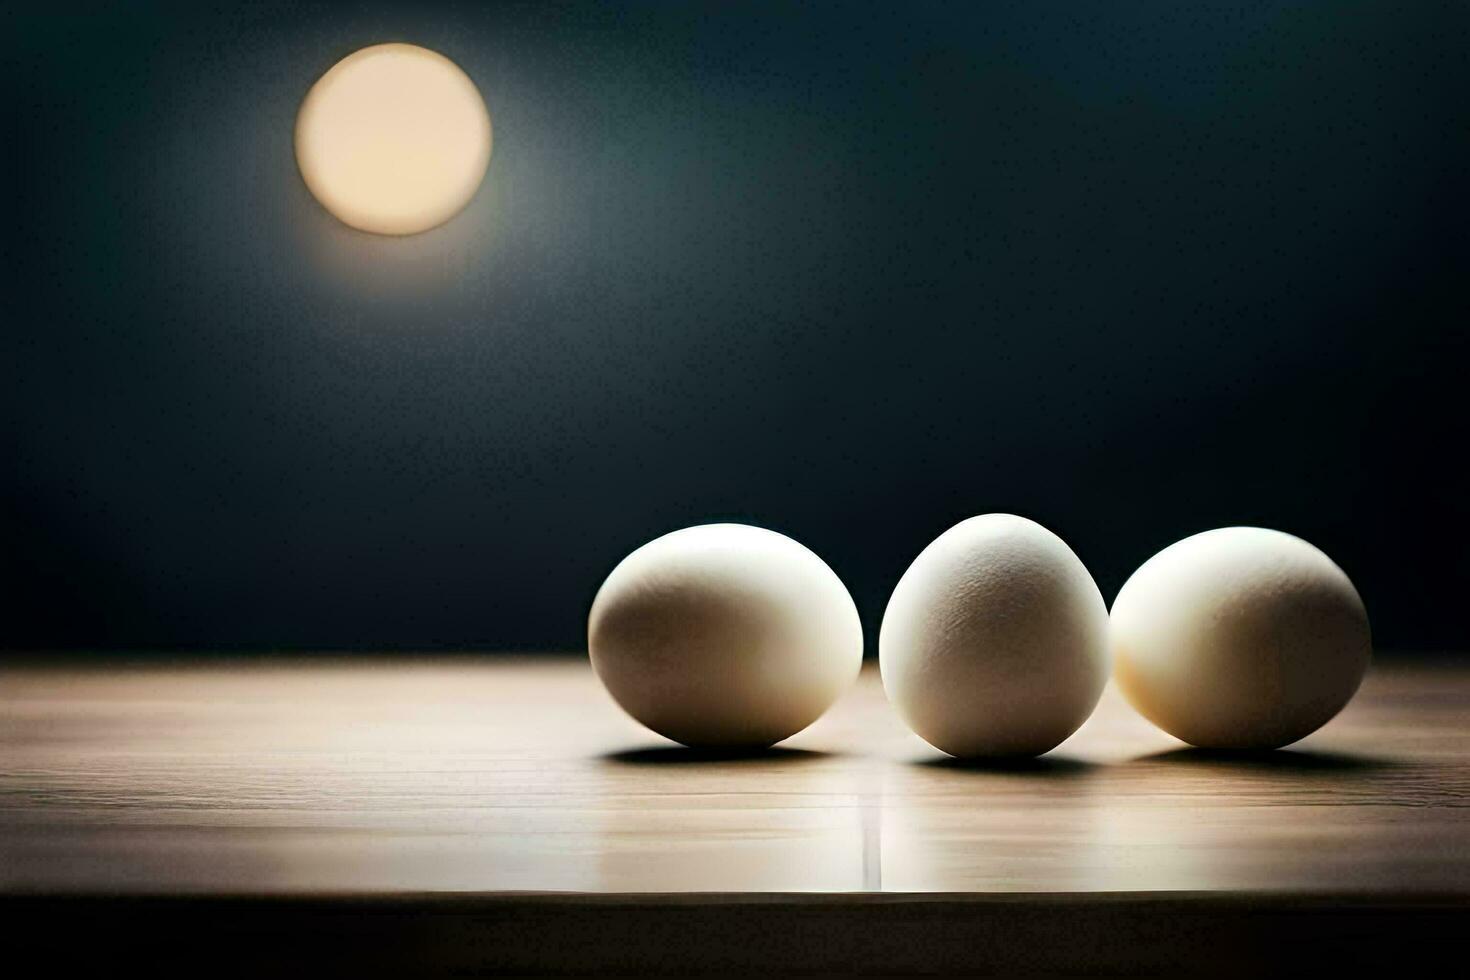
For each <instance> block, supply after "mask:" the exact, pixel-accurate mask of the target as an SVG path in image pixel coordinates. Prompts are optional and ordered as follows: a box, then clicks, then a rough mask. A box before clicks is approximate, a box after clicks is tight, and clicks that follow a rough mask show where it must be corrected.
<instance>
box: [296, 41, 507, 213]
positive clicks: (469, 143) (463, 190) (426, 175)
mask: <svg viewBox="0 0 1470 980" xmlns="http://www.w3.org/2000/svg"><path fill="white" fill-rule="evenodd" d="M296 162H297V164H298V165H299V166H300V168H301V176H302V177H303V178H304V179H305V180H306V186H307V187H309V188H310V189H311V192H312V194H314V195H315V196H316V199H317V200H318V201H321V202H322V204H323V206H325V207H326V209H327V210H328V211H330V212H332V214H334V215H336V216H337V217H338V218H340V219H341V220H342V221H343V222H345V223H346V224H349V225H351V226H352V227H354V228H360V229H362V230H363V231H371V232H377V233H379V234H383V235H411V234H414V233H415V232H420V231H426V230H428V229H430V228H433V227H434V226H435V225H440V224H443V223H444V222H446V221H448V220H449V219H450V218H452V217H454V215H455V214H456V213H458V212H459V210H460V209H461V208H463V207H464V206H465V205H466V204H468V203H469V201H470V198H472V197H474V195H475V190H476V189H477V188H478V187H479V186H480V180H481V179H482V178H483V177H484V176H485V168H486V166H487V165H488V164H489V163H490V114H489V113H488V112H487V111H486V109H485V101H484V100H483V99H481V98H480V92H479V90H478V89H477V88H475V83H474V82H472V81H470V78H469V76H468V75H466V74H465V73H464V72H463V71H461V70H460V68H459V66H458V65H456V64H455V63H454V62H452V61H450V60H449V59H448V58H446V57H444V56H443V55H441V54H437V53H435V52H433V51H430V50H428V49H427V48H420V47H418V46H416V45H412V44H378V45H374V46H373V47H370V48H363V49H362V50H361V51H357V52H355V53H353V54H350V55H348V56H347V57H346V58H343V59H342V60H341V61H339V62H337V63H336V64H335V65H333V66H332V68H331V70H329V71H328V72H327V73H326V74H325V75H323V76H322V77H321V78H320V79H318V80H317V83H316V84H315V85H313V86H312V87H311V91H310V92H308V93H307V94H306V99H305V101H303V102H302V103H301V112H300V113H299V114H298V115H297V117H296Z"/></svg>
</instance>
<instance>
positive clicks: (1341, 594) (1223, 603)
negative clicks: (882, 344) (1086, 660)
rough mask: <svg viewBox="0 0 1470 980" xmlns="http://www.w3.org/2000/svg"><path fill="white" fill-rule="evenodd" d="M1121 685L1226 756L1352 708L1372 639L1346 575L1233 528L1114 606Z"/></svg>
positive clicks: (1135, 582)
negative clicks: (1352, 699) (1222, 751)
mask: <svg viewBox="0 0 1470 980" xmlns="http://www.w3.org/2000/svg"><path fill="white" fill-rule="evenodd" d="M1112 643H1113V658H1114V662H1115V664H1116V666H1115V668H1114V672H1115V675H1116V677H1117V679H1118V687H1119V688H1120V689H1121V690H1122V692H1123V694H1124V696H1125V697H1127V698H1128V700H1129V701H1130V702H1131V703H1132V704H1133V706H1134V707H1135V708H1137V709H1138V711H1139V713H1140V714H1142V715H1143V716H1144V717H1145V718H1148V719H1149V720H1150V721H1152V722H1153V723H1154V724H1156V725H1158V726H1159V727H1160V728H1162V729H1163V730H1164V731H1166V732H1168V733H1169V734H1170V735H1173V736H1174V737H1175V738H1178V739H1182V740H1183V741H1185V742H1188V743H1190V744H1191V745H1197V746H1201V747H1204V748H1217V749H1265V748H1276V747H1278V746H1282V745H1287V744H1289V743H1291V742H1295V741H1296V740H1297V739H1299V738H1303V737H1305V736H1307V735H1309V734H1311V733H1312V732H1314V731H1316V730H1317V729H1318V728H1320V727H1321V726H1322V725H1324V724H1326V723H1327V722H1328V721H1329V720H1331V718H1332V717H1333V716H1334V715H1336V714H1337V713H1338V712H1339V711H1341V710H1342V707H1343V705H1345V704H1347V703H1348V700H1349V699H1351V698H1352V696H1353V693H1354V692H1355V691H1357V689H1358V684H1359V683H1360V682H1361V681H1362V679H1363V674H1364V672H1365V671H1366V670H1367V669H1368V661H1369V659H1370V658H1371V656H1372V648H1373V644H1372V638H1371V636H1370V633H1369V628H1368V614H1367V611H1366V610H1365V609H1364V608H1363V601H1362V599H1360V598H1359V597H1358V592H1357V590H1356V589H1354V588H1353V583H1352V582H1351V581H1349V580H1348V577H1347V575H1346V574H1345V573H1344V572H1343V570H1342V569H1340V568H1338V567H1337V565H1335V564H1333V562H1332V560H1331V559H1330V558H1328V557H1327V556H1326V555H1324V554H1323V553H1322V552H1321V551H1318V550H1317V549H1316V548H1314V547H1313V546H1312V545H1310V544H1308V543H1307V542H1305V541H1303V540H1302V539H1301V538H1297V537H1293V536H1291V535H1290V534H1284V533H1282V532H1281V531H1271V530H1266V529H1264V528H1258V527H1226V528H1219V529H1217V530H1214V531H1205V532H1204V533H1203V534H1196V535H1194V536H1193V537H1188V538H1185V539H1184V540H1183V541H1179V542H1176V543H1174V544H1172V545H1170V546H1169V547H1167V548H1165V549H1164V550H1163V551H1161V552H1159V553H1158V554H1156V555H1154V556H1153V557H1152V558H1150V559H1149V560H1148V561H1146V562H1144V563H1143V565H1142V566H1140V567H1139V569H1138V571H1136V572H1134V573H1133V576H1132V577H1131V578H1129V579H1128V581H1127V582H1126V583H1125V584H1124V585H1123V589H1122V591H1120V592H1119V593H1118V598H1117V599H1116V600H1115V601H1114V603H1113V613H1112Z"/></svg>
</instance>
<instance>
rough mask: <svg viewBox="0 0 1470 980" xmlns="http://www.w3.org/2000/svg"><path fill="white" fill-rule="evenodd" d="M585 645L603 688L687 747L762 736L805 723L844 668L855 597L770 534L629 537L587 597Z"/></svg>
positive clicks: (856, 635)
mask: <svg viewBox="0 0 1470 980" xmlns="http://www.w3.org/2000/svg"><path fill="white" fill-rule="evenodd" d="M587 645H588V650H589V653H590V655H591V658H592V666H593V669H594V670H595V671H596V673H597V676H598V677H599V678H600V679H601V680H602V683H603V685H604V686H605V687H606V688H607V690H608V693H609V694H611V695H612V697H613V699H614V700H615V701H617V703H618V704H619V705H621V706H622V708H623V710H625V711H626V712H627V713H628V714H630V715H632V716H633V717H634V718H635V719H637V720H638V721H640V722H642V723H643V724H644V725H646V726H647V727H648V728H651V729H652V730H653V731H655V732H658V733H659V734H660V735H663V736H666V737H667V738H671V739H673V740H674V741H676V742H682V743H684V744H685V745H690V746H710V747H739V746H745V747H754V746H766V745H771V744H773V743H775V742H779V741H781V740H782V739H784V738H786V737H788V736H790V735H794V734H795V733H796V732H799V731H801V730H802V729H803V728H805V727H807V726H808V725H810V724H811V723H812V722H814V721H816V720H817V718H818V717H819V716H821V714H822V713H823V712H824V711H826V710H827V708H828V707H830V706H831V704H832V702H833V701H835V700H836V699H837V696H838V695H839V694H841V693H842V691H843V690H844V689H845V688H846V687H848V685H850V684H851V683H852V682H853V681H854V680H855V679H856V678H857V674H858V670H859V669H860V668H861V666H862V659H863V631H862V624H861V622H860V621H859V619H858V613H857V607H856V606H854V605H853V601H852V597H851V596H850V595H848V592H847V589H846V588H845V587H844V586H843V584H842V581H841V580H840V579H839V578H838V577H837V575H836V573H835V572H833V571H832V569H831V568H829V567H828V566H827V564H826V563H825V562H823V561H822V559H820V558H818V557H817V556H816V555H815V554H813V553H812V552H811V551H809V550H808V549H806V548H805V547H803V546H802V545H800V544H798V543H797V542H795V541H793V540H792V539H791V538H788V537H786V536H785V535H782V534H777V533H776V532H774V531H767V530H764V529H762V528H758V527H749V526H746V525H743V524H707V525H703V526H699V527H690V528H685V529H683V530H681V531H674V532H673V533H671V534H665V535H664V536H663V537H661V538H656V539H654V540H653V541H650V542H649V543H648V544H645V545H643V546H642V547H641V548H639V549H638V550H636V551H634V552H633V553H632V554H630V555H628V557H626V558H624V559H623V560H622V562H621V563H619V565H618V566H617V567H616V568H614V569H613V570H612V573H611V574H610V575H608V577H607V580H606V581H605V582H603V583H602V588H601V589H599V590H598V592H597V597H596V598H595V599H594V600H593V602H592V612H591V615H590V616H589V617H588V625H587Z"/></svg>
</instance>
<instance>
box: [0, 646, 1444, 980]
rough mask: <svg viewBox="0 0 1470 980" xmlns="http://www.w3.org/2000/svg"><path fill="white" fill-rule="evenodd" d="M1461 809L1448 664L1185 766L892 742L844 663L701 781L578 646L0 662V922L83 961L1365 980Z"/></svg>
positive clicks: (1420, 894)
mask: <svg viewBox="0 0 1470 980" xmlns="http://www.w3.org/2000/svg"><path fill="white" fill-rule="evenodd" d="M1467 801H1470V669H1467V668H1466V667H1464V666H1461V665H1460V663H1459V661H1455V660H1448V659H1446V660H1441V661H1438V662H1414V661H1403V660H1398V661H1394V660H1387V661H1384V662H1380V664H1378V665H1376V666H1375V668H1374V669H1373V671H1372V672H1371V673H1370V675H1369V678H1368V680H1367V681H1366V683H1365V684H1364V687H1363V690H1362V691H1361V692H1360V693H1359V695H1358V697H1357V699H1356V700H1354V702H1353V703H1352V704H1351V705H1349V707H1348V708H1347V709H1346V710H1345V711H1344V712H1343V714H1342V715H1341V716H1339V718H1337V719H1336V720H1335V721H1333V722H1332V723H1331V724H1329V725H1328V726H1327V727H1326V728H1324V729H1323V730H1322V731H1320V732H1318V733H1317V734H1315V735H1313V736H1311V737H1310V738H1308V739H1306V740H1305V741H1303V742H1301V743H1299V744H1298V745H1296V746H1293V747H1292V748H1291V749H1290V750H1286V751H1281V752H1276V753H1271V754H1267V755H1257V756H1243V757H1231V756H1221V755H1217V754H1211V753H1205V752H1200V751H1197V750H1192V749H1188V748H1186V747H1184V746H1183V745H1182V744H1181V743H1179V742H1176V741H1174V740H1173V739H1171V738H1170V737H1169V736H1167V735H1165V734H1163V733H1162V732H1160V731H1158V730H1157V729H1155V728H1153V727H1152V726H1150V725H1149V724H1148V723H1147V722H1145V721H1143V720H1142V719H1141V718H1139V717H1138V716H1137V715H1135V714H1134V713H1132V711H1131V710H1130V709H1129V708H1128V706H1127V705H1126V704H1125V703H1124V702H1123V701H1122V699H1121V698H1120V697H1119V696H1118V695H1117V694H1116V693H1115V692H1113V691H1112V690H1111V689H1110V690H1109V691H1108V692H1107V694H1106V695H1105V696H1104V699H1103V702H1102V704H1101V705H1100V707H1099V708H1098V711H1097V713H1096V714H1095V715H1094V716H1093V718H1092V719H1091V720H1090V721H1089V722H1088V723H1087V724H1086V725H1085V726H1084V727H1083V728H1082V730H1081V731H1079V732H1078V733H1077V734H1076V735H1075V736H1073V737H1072V738H1071V739H1069V740H1068V741H1067V742H1066V743H1064V744H1063V745H1062V746H1061V747H1059V748H1058V749H1057V750H1055V751H1054V752H1052V753H1051V754H1049V755H1048V756H1046V757H1044V758H1042V759H1040V760H1036V761H1034V762H1027V763H1015V764H1011V765H967V764H963V763H957V762H954V761H952V760H949V759H947V758H945V757H943V756H942V755H940V754H939V753H937V752H936V751H934V750H932V749H930V748H929V747H927V746H926V745H925V744H924V743H923V742H921V741H920V740H919V739H918V738H916V737H915V736H913V735H912V734H910V733H909V732H908V731H907V730H906V729H904V727H903V726H902V725H901V723H900V722H899V721H898V719H897V717H896V716H895V715H894V714H893V712H892V711H891V710H890V709H889V708H888V706H887V704H886V702H885V701H884V699H883V693H882V688H881V685H880V683H879V680H878V677H877V673H876V671H875V670H867V671H865V672H864V674H863V676H862V678H861V680H860V681H859V683H858V685H857V686H856V688H855V689H854V690H852V691H851V692H849V694H848V695H847V696H845V697H844V698H843V699H842V700H841V701H840V702H839V703H838V704H837V705H836V706H835V707H834V708H833V709H832V710H831V711H830V712H829V713H828V714H827V716H825V717H824V718H822V719H821V720H820V721H819V722H818V723H817V724H815V725H813V726H812V727H811V728H810V729H808V730H807V731H805V732H803V733H801V734H800V735H797V736H796V737H794V738H792V739H790V740H789V741H788V742H786V743H784V744H783V745H782V746H781V747H779V748H777V749H774V750H772V751H769V752H765V753H758V754H753V755H747V756H744V757H725V758H721V757H712V756H709V755H707V754H701V753H695V752H691V751H689V750H685V749H682V748H679V747H676V746H673V745H672V744H671V743H667V742H664V741H662V740H661V739H659V738H658V737H657V736H654V735H652V734H650V733H649V732H647V731H645V730H644V729H642V728H640V727H639V726H638V725H637V724H635V723H634V722H632V721H631V720H629V719H628V718H626V717H625V716H623V715H622V714H621V713H620V712H619V711H618V709H617V708H616V707H615V706H614V705H613V704H612V702H611V701H610V700H609V699H608V698H607V696H606V695H605V694H604V693H603V691H602V689H601V688H600V687H599V686H598V684H597V682H596V680H595V678H594V677H593V676H592V673H591V670H590V668H589V667H588V665H587V663H586V661H585V659H583V658H564V659H537V660H529V659H515V658H507V657H485V658H469V657H461V658H453V659H442V658H441V659H435V658H429V657H424V658H399V659H380V658H368V659H362V658H358V659H322V658H299V659H284V658H268V659H236V660H219V659H215V660H200V661H192V662H191V661H180V660H174V661H160V660H153V661H138V660H125V661H120V662H119V661H108V660H102V659H94V660H88V661H85V662H81V663H77V662H75V661H72V662H67V661H60V660H54V661H52V662H51V663H49V664H47V663H40V662H38V663H32V664H23V663H19V664H18V663H12V664H10V665H8V666H5V667H0V904H3V906H4V909H5V915H6V921H7V922H9V923H10V930H7V931H11V930H14V931H12V932H11V935H12V936H18V937H19V941H20V942H21V943H22V945H24V944H25V943H26V942H33V943H36V944H42V945H46V946H47V948H48V950H49V955H51V956H52V957H53V958H54V957H57V956H60V957H62V958H63V959H66V958H70V959H71V960H74V961H76V963H78V964H80V965H90V966H93V967H95V966H97V965H98V962H97V958H103V959H104V961H110V960H111V959H112V958H114V957H116V956H119V955H124V954H126V955H128V956H149V957H152V962H153V964H154V966H155V967H156V968H158V969H165V970H166V968H167V967H169V966H170V965H173V966H176V967H178V968H179V969H181V970H183V969H185V960H186V958H187V957H188V956H197V955H203V954H204V951H205V950H218V949H219V948H220V946H219V944H220V943H226V944H228V947H229V948H230V949H231V950H233V953H232V956H231V957H230V958H229V961H228V964H227V965H226V966H225V967H224V969H225V970H226V972H229V970H230V969H238V970H239V971H241V972H255V971H258V970H263V969H270V968H272V965H273V964H276V965H279V963H281V962H284V961H282V960H278V959H275V957H280V956H283V955H285V954H284V952H283V950H284V949H285V948H286V947H290V949H291V950H292V952H291V957H292V958H291V960H290V962H291V963H293V964H295V965H297V966H302V967H307V966H309V967H310V968H311V969H312V970H313V971H316V972H329V973H330V972H343V971H347V970H351V971H352V972H358V973H362V972H367V973H379V972H381V973H387V972H394V971H395V970H396V969H398V968H401V967H404V966H407V965H410V964H411V967H412V969H413V970H414V971H415V972H434V971H442V972H484V971H491V972H493V971H497V970H512V971H527V970H542V969H544V970H553V971H554V970H571V971H575V970H591V971H601V972H608V971H618V970H622V971H624V972H629V973H640V972H648V971H659V970H669V971H681V972H682V971H695V972H698V971H715V972H744V971H747V970H760V971H762V972H771V971H772V970H775V971H776V972H780V971H782V970H790V971H797V972H801V971H817V972H831V973H842V972H852V971H856V970H868V969H871V970H875V971H897V972H911V973H923V972H930V971H952V970H967V971H982V972H983V971H987V970H997V971H1002V972H1014V971H1022V972H1026V971H1042V972H1047V971H1053V972H1055V971H1061V972H1070V971H1074V970H1085V971H1094V970H1106V969H1121V968H1139V967H1143V968H1159V969H1172V968H1180V967H1184V966H1193V967H1197V968H1203V969H1204V970H1205V971H1206V972H1210V971H1211V970H1215V969H1218V970H1226V969H1231V970H1233V969H1237V968H1240V967H1242V966H1249V967H1252V968H1262V967H1271V966H1281V967H1282V968H1283V969H1285V968H1288V967H1293V966H1296V965H1302V964H1304V963H1320V962H1332V961H1334V960H1335V959H1336V960H1341V961H1343V962H1346V963H1352V964H1354V965H1358V966H1363V965H1371V964H1373V963H1376V962H1379V961H1380V960H1382V962H1383V963H1384V964H1385V965H1389V966H1402V965H1403V962H1404V957H1405V956H1407V955H1410V954H1412V955H1415V956H1418V955H1421V954H1422V955H1429V954H1430V952H1432V951H1433V950H1434V949H1436V948H1438V945H1439V944H1441V943H1443V944H1445V948H1446V949H1450V948H1451V947H1452V946H1453V947H1454V948H1458V943H1459V941H1460V938H1461V933H1462V932H1463V931H1464V928H1465V926H1467V925H1470V921H1467V916H1466V914H1465V913H1466V911H1467V910H1470V821H1467V816H1470V810H1467V809H1466V806H1467ZM59 929H64V932H65V934H66V935H69V936H91V937H94V938H95V940H96V942H91V941H89V942H83V943H58V941H57V936H58V934H59V933H58V930H59ZM281 944H285V946H282V945H281ZM1202 944H1203V945H1202ZM1406 944H1407V945H1406ZM215 955H216V956H217V953H216V954H215ZM196 965H197V961H196ZM211 969H212V970H213V972H219V970H218V969H214V968H211Z"/></svg>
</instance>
